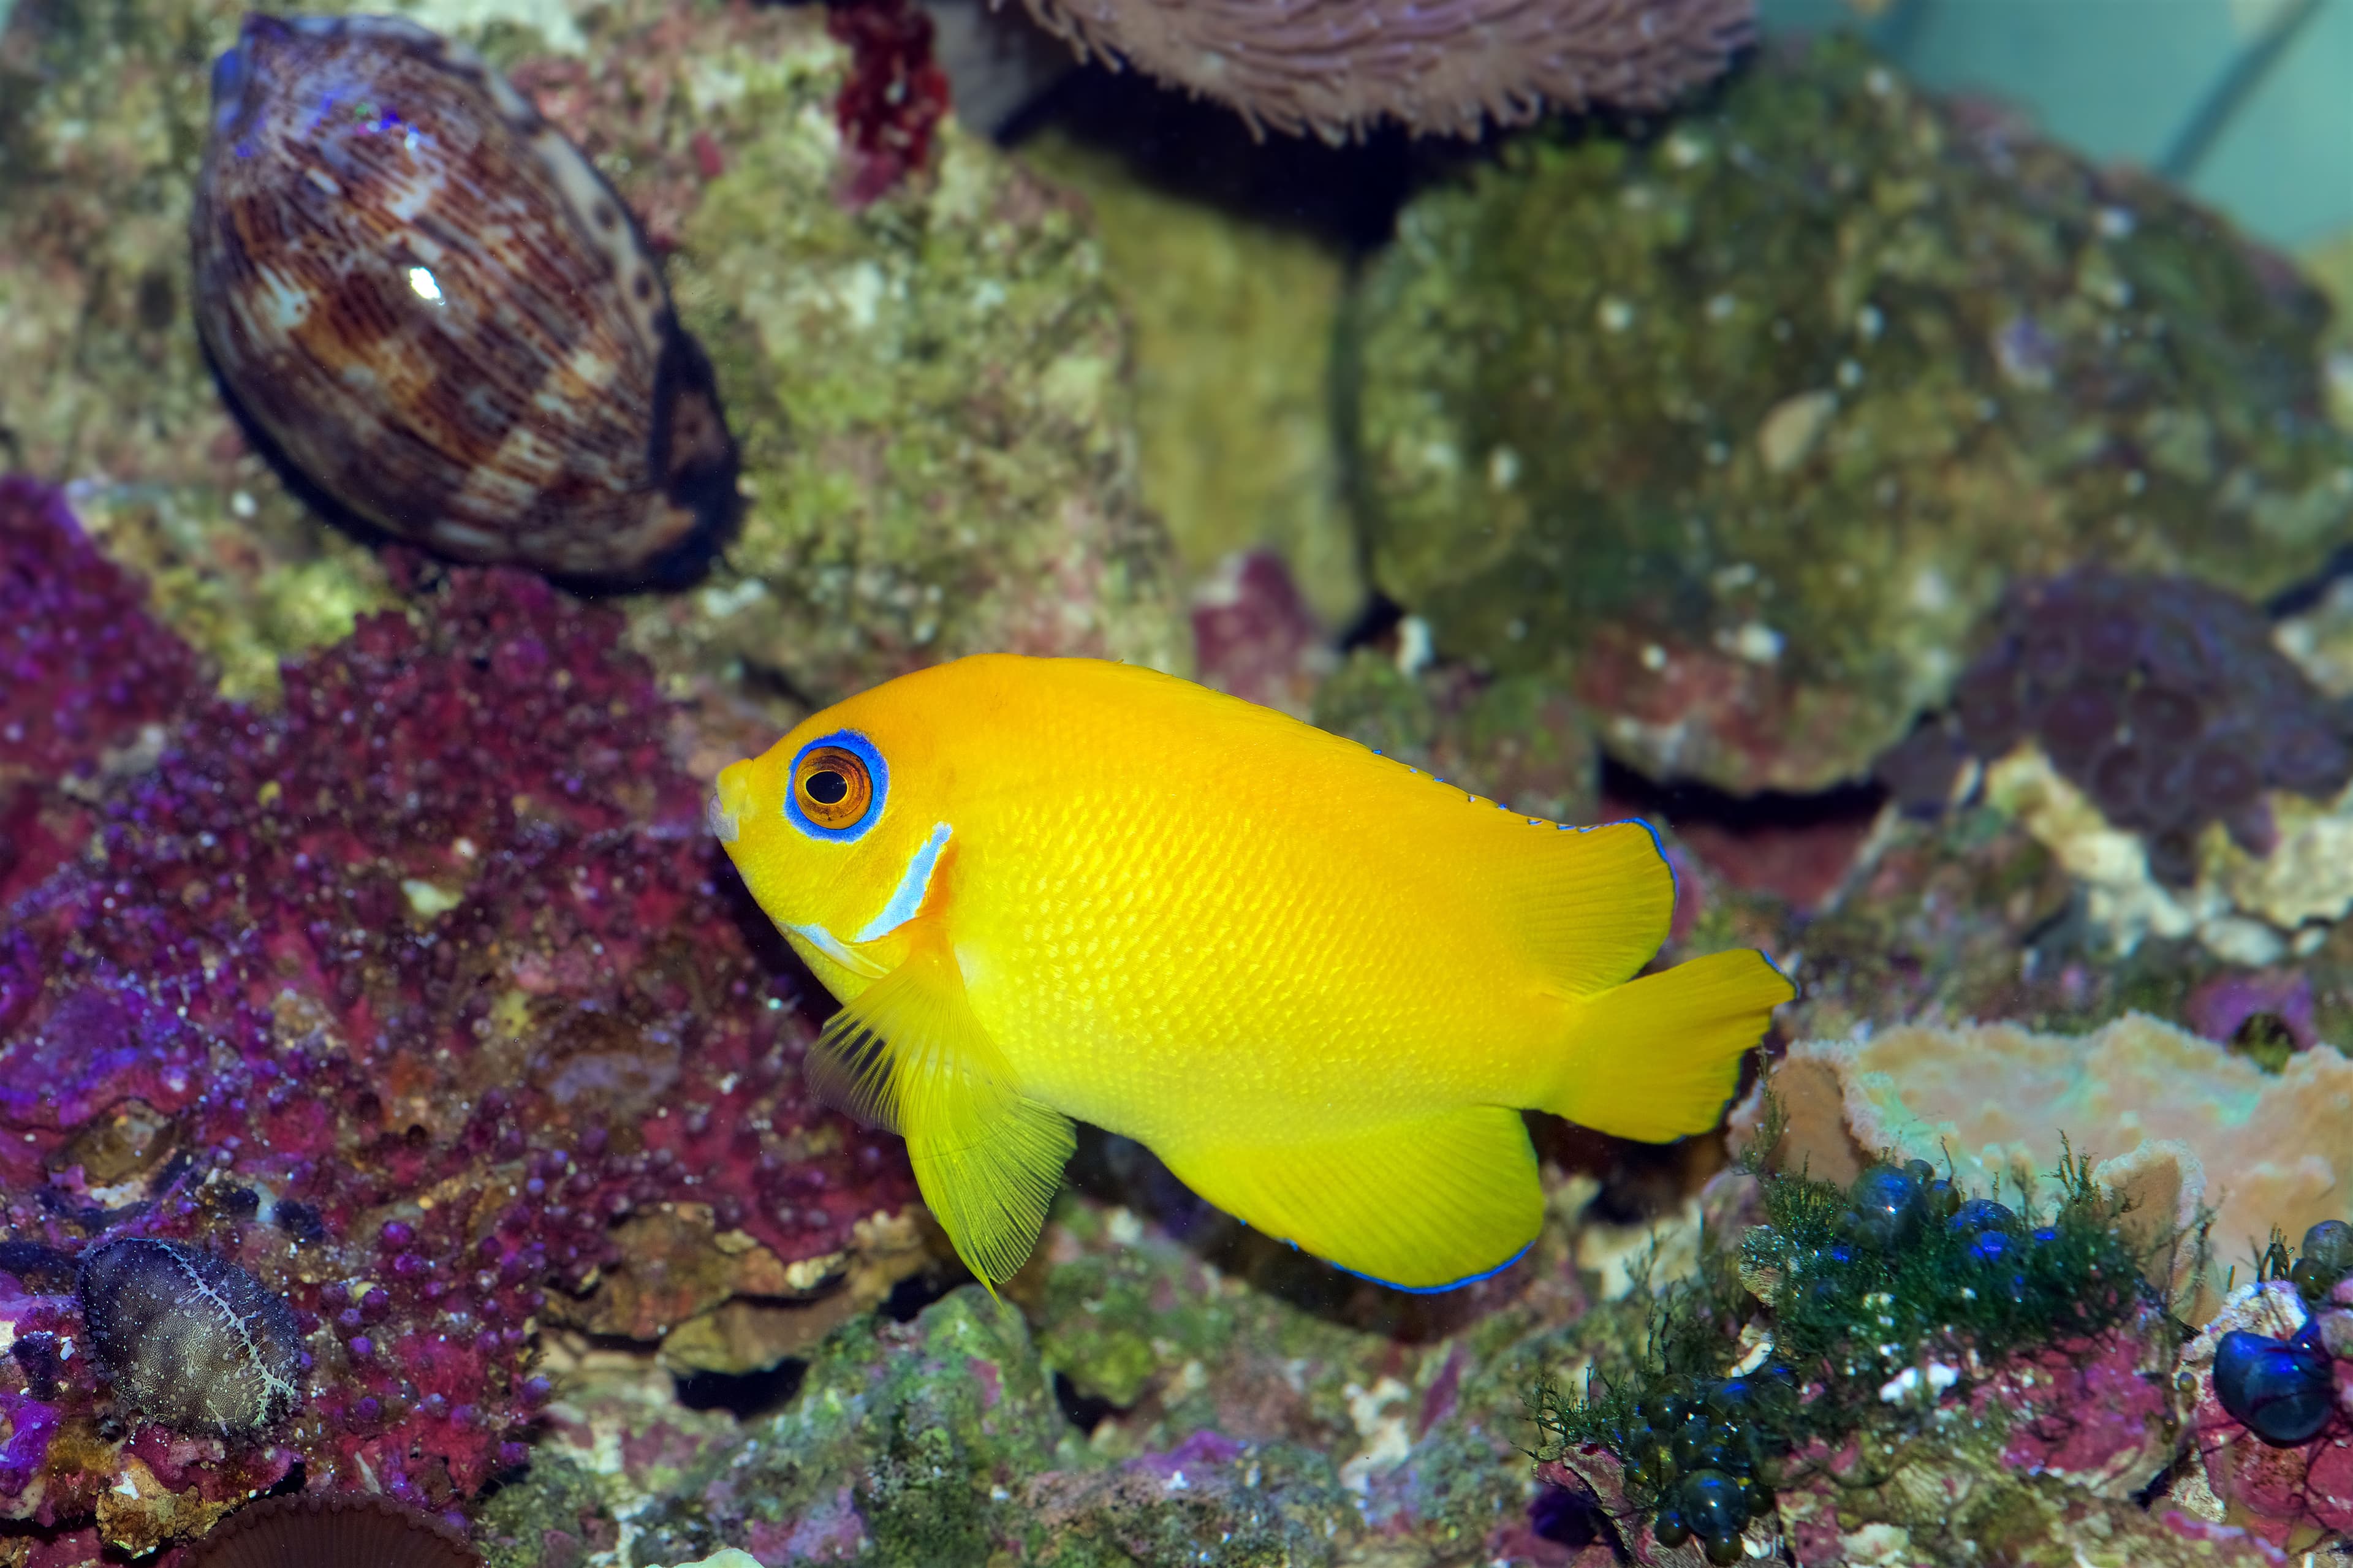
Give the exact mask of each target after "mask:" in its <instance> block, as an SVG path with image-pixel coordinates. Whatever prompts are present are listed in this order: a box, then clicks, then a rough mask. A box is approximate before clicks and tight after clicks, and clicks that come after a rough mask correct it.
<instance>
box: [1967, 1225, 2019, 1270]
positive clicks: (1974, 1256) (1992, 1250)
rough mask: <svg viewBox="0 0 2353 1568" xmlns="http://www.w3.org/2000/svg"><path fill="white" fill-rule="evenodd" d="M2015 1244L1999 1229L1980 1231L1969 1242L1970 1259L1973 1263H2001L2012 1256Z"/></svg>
mask: <svg viewBox="0 0 2353 1568" xmlns="http://www.w3.org/2000/svg"><path fill="white" fill-rule="evenodd" d="M2012 1245H2013V1244H2012V1243H2011V1241H2010V1237H2008V1236H2006V1235H2004V1234H2003V1233H2002V1232H2000V1231H1998V1230H1989V1231H1985V1232H1982V1233H1980V1234H1979V1235H1978V1236H1977V1237H1975V1238H1973V1239H1972V1240H1971V1241H1970V1242H1969V1260H1970V1261H1971V1262H1973V1263H2000V1262H2001V1261H2002V1260H2003V1259H2005V1258H2008V1257H2009V1256H2010V1247H2011V1246H2012Z"/></svg>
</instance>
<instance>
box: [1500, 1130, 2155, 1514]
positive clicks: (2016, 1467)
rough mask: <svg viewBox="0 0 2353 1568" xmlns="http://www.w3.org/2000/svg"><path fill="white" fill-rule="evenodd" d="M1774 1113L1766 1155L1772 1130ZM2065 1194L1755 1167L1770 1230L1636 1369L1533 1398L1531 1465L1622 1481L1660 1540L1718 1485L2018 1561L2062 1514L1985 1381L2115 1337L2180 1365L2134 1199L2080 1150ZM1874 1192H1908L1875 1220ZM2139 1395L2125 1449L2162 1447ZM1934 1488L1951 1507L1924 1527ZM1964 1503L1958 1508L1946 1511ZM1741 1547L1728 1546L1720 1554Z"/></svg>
mask: <svg viewBox="0 0 2353 1568" xmlns="http://www.w3.org/2000/svg"><path fill="white" fill-rule="evenodd" d="M1773 1109H1774V1108H1773V1106H1772V1105H1771V1103H1770V1102H1769V1101H1768V1103H1767V1116H1766V1119H1765V1121H1764V1123H1763V1124H1762V1126H1761V1127H1760V1136H1759V1138H1758V1141H1757V1144H1755V1145H1753V1146H1752V1151H1751V1152H1752V1155H1759V1156H1761V1154H1762V1153H1763V1152H1769V1150H1770V1148H1771V1146H1772V1145H1773V1143H1774V1142H1776V1141H1777V1140H1778V1131H1779V1130H1778V1125H1777V1124H1776V1123H1777V1119H1776V1117H1775V1116H1774V1115H1773V1114H1772V1112H1773ZM2053 1181H2054V1184H2055V1187H2056V1196H2055V1198H2054V1199H2053V1200H2052V1202H2050V1203H2048V1204H2046V1205H2039V1206H2038V1205H2036V1204H2035V1203H2034V1201H2033V1197H2032V1194H2019V1197H2020V1201H2021V1209H2020V1210H2016V1211H2013V1210H2010V1209H2006V1208H2002V1207H2000V1206H1999V1205H1992V1204H1990V1203H1989V1202H1987V1201H1984V1200H1973V1201H1970V1202H1968V1203H1965V1202H1964V1195H1963V1194H1961V1193H1959V1192H1957V1191H1956V1190H1955V1189H1954V1188H1953V1187H1952V1186H1951V1184H1949V1183H1945V1182H1939V1181H1937V1180H1936V1178H1935V1174H1934V1172H1933V1171H1932V1169H1931V1168H1930V1167H1929V1166H1927V1165H1926V1163H1923V1162H1918V1161H1915V1162H1913V1163H1912V1164H1911V1165H1910V1167H1909V1168H1908V1169H1907V1170H1906V1171H1905V1172H1902V1173H1898V1172H1897V1171H1896V1170H1895V1168H1894V1167H1893V1166H1878V1167H1873V1168H1871V1169H1869V1170H1866V1171H1865V1172H1864V1173H1863V1174H1862V1176H1861V1177H1860V1178H1858V1180H1857V1182H1856V1183H1855V1184H1854V1185H1853V1186H1852V1189H1849V1188H1844V1187H1841V1186H1838V1185H1835V1184H1831V1183H1827V1182H1821V1181H1816V1180H1812V1179H1810V1178H1808V1177H1806V1176H1804V1175H1801V1174H1793V1173H1778V1174H1772V1175H1767V1176H1765V1177H1763V1178H1762V1180H1761V1184H1760V1186H1759V1190H1758V1199H1759V1203H1760V1205H1761V1218H1760V1221H1759V1223H1757V1224H1755V1225H1753V1226H1748V1227H1747V1228H1746V1230H1744V1231H1743V1232H1741V1233H1740V1234H1739V1235H1738V1236H1737V1237H1718V1238H1715V1240H1714V1241H1713V1242H1712V1243H1711V1245H1709V1246H1708V1247H1706V1248H1704V1252H1703V1258H1702V1266H1701V1268H1700V1270H1699V1272H1698V1273H1697V1275H1696V1276H1694V1278H1692V1279H1688V1280H1684V1281H1681V1282H1678V1283H1676V1284H1674V1285H1672V1286H1671V1287H1670V1288H1669V1289H1666V1290H1665V1291H1663V1292H1662V1293H1661V1294H1660V1295H1659V1296H1658V1297H1657V1298H1656V1299H1655V1300H1653V1301H1652V1303H1651V1317H1650V1326H1649V1331H1648V1335H1647V1339H1646V1342H1645V1344H1644V1347H1643V1349H1642V1351H1641V1353H1640V1354H1639V1355H1638V1356H1636V1357H1634V1358H1632V1359H1630V1360H1629V1361H1621V1362H1618V1363H1614V1364H1611V1365H1609V1366H1607V1367H1605V1368H1603V1369H1602V1370H1599V1371H1597V1372H1596V1373H1595V1374H1594V1375H1593V1377H1592V1379H1591V1381H1590V1383H1589V1384H1588V1389H1587V1391H1586V1392H1585V1394H1582V1395H1581V1396H1579V1395H1572V1394H1567V1393H1565V1392H1564V1391H1563V1390H1562V1389H1561V1388H1560V1387H1559V1386H1558V1385H1557V1384H1554V1383H1552V1382H1550V1381H1546V1382H1541V1383H1539V1384H1536V1385H1535V1387H1534V1388H1533V1389H1532V1390H1531V1391H1530V1393H1529V1395H1528V1402H1529V1411H1530V1415H1531V1418H1532V1420H1533V1421H1534V1422H1535V1425H1536V1426H1537V1428H1538V1430H1539V1432H1540V1433H1541V1434H1542V1439H1541V1441H1540V1442H1539V1444H1538V1446H1537V1447H1536V1448H1535V1458H1536V1459H1537V1460H1538V1462H1539V1463H1551V1464H1559V1463H1563V1462H1568V1463H1569V1464H1570V1466H1571V1468H1572V1469H1576V1470H1577V1471H1579V1472H1580V1473H1585V1472H1590V1473H1592V1474H1595V1475H1598V1476H1601V1477H1602V1478H1603V1479H1604V1480H1605V1484H1608V1485H1610V1486H1611V1487H1612V1488H1613V1489H1616V1488H1619V1487H1622V1489H1623V1496H1624V1499H1625V1501H1626V1503H1627V1505H1628V1506H1629V1507H1630V1509H1631V1510H1634V1512H1635V1513H1636V1514H1637V1515H1638V1516H1640V1520H1641V1521H1645V1527H1646V1528H1647V1527H1648V1525H1649V1524H1650V1523H1655V1526H1656V1528H1657V1531H1658V1540H1659V1542H1660V1544H1662V1545H1672V1544H1674V1543H1675V1542H1674V1538H1675V1537H1676V1536H1678V1535H1688V1534H1701V1533H1704V1531H1701V1530H1700V1528H1699V1527H1698V1526H1697V1525H1696V1524H1691V1525H1686V1524H1685V1523H1683V1519H1684V1517H1685V1515H1684V1510H1685V1509H1686V1508H1687V1507H1688V1504H1687V1503H1686V1502H1685V1501H1684V1500H1686V1499H1688V1498H1689V1497H1690V1496H1691V1495H1692V1494H1691V1492H1690V1490H1689V1488H1690V1486H1691V1485H1692V1484H1693V1481H1694V1478H1695V1477H1703V1476H1704V1478H1707V1479H1710V1480H1711V1481H1713V1482H1717V1483H1721V1482H1722V1481H1724V1479H1725V1478H1726V1477H1731V1478H1733V1479H1736V1482H1737V1485H1738V1488H1739V1489H1740V1493H1741V1496H1742V1503H1741V1505H1740V1507H1741V1510H1743V1511H1745V1512H1746V1514H1747V1515H1748V1516H1749V1517H1751V1518H1752V1519H1756V1518H1761V1519H1764V1520H1766V1521H1772V1520H1773V1519H1774V1518H1775V1516H1776V1513H1777V1511H1778V1514H1779V1516H1780V1519H1781V1521H1782V1523H1783V1524H1789V1523H1794V1522H1797V1521H1804V1520H1807V1519H1810V1518H1813V1517H1816V1516H1818V1515H1820V1514H1821V1513H1823V1512H1825V1511H1827V1510H1835V1511H1834V1512H1832V1514H1831V1517H1833V1518H1836V1517H1838V1516H1839V1515H1844V1516H1845V1523H1846V1524H1847V1525H1848V1526H1850V1527H1851V1526H1852V1525H1854V1524H1859V1523H1862V1522H1864V1521H1871V1520H1878V1521H1883V1522H1889V1521H1894V1520H1898V1519H1900V1520H1904V1521H1908V1522H1909V1523H1910V1524H1912V1525H1914V1526H1922V1525H1926V1524H1927V1523H1929V1522H1930V1521H1933V1522H1934V1523H1935V1525H1936V1529H1937V1531H1938V1532H1939V1533H1942V1534H1944V1535H1946V1536H1947V1537H1948V1538H1950V1539H1952V1540H1957V1541H1978V1542H1982V1541H1986V1540H1992V1539H2005V1540H2010V1541H2011V1542H2012V1544H2013V1545H2014V1546H2016V1547H2017V1548H2018V1549H2019V1550H2020V1551H2021V1552H2023V1551H2024V1550H2025V1549H2026V1547H2027V1546H2028V1545H2029V1544H2031V1542H2034V1541H2036V1540H2037V1539H2038V1538H2042V1537H2047V1536H2049V1535H2051V1534H2052V1533H2053V1531H2052V1524H2053V1522H2054V1520H2055V1519H2056V1518H2058V1517H2060V1516H2063V1515H2064V1514H2065V1512H2066V1511H2067V1509H2068V1507H2069V1506H2070V1500H2067V1499H2065V1498H2064V1497H2063V1496H2059V1497H2051V1498H2041V1497H2037V1496H2036V1495H2035V1492H2036V1488H2037V1487H2038V1485H2039V1484H2040V1481H2039V1478H2037V1477H2036V1476H2034V1475H2032V1474H2031V1473H2030V1474H2018V1473H2016V1472H2018V1471H2020V1470H2026V1471H2029V1472H2032V1471H2035V1470H2039V1469H2040V1468H2042V1467H2040V1466H2037V1465H2033V1464H2031V1463H2028V1462H2025V1461H2022V1460H2019V1459H2017V1458H2014V1457H2012V1456H2011V1455H2010V1445H2011V1441H2012V1439H2013V1436H2015V1432H2016V1428H2017V1427H2018V1426H2020V1424H2021V1423H2022V1422H2024V1421H2025V1420H2026V1417H2024V1416H2023V1415H2020V1414H2018V1413H2016V1412H2015V1411H2013V1410H2012V1409H2011V1408H2010V1400H2011V1399H2014V1398H2015V1391H2013V1393H2012V1394H2011V1395H2010V1396H2007V1397H2005V1396H2003V1395H2001V1394H1996V1396H1995V1397H1993V1398H1992V1399H1990V1400H1977V1399H1972V1398H1971V1397H1970V1394H1971V1392H1972V1390H1974V1389H1976V1388H1978V1387H1979V1386H1980V1385H1986V1386H1990V1385H1992V1384H1996V1383H1997V1382H1998V1381H1999V1380H2000V1379H2001V1378H2002V1377H2004V1376H2006V1375H2010V1374H2009V1373H2005V1372H2004V1370H2003V1369H2004V1367H2005V1365H2006V1363H2009V1362H2010V1361H2011V1360H2012V1359H2013V1358H2018V1357H2021V1356H2024V1357H2028V1358H2030V1360H2032V1361H2033V1362H2034V1364H2033V1365H2030V1366H2029V1367H2028V1370H2027V1371H2026V1373H2024V1382H2023V1385H2022V1386H2025V1387H2029V1388H2031V1386H2033V1385H2034V1384H2036V1383H2037V1381H2038V1380H2040V1381H2042V1382H2043V1383H2046V1384H2047V1383H2048V1382H2049V1380H2050V1378H2051V1377H2052V1375H2053V1374H2054V1373H2059V1371H2060V1369H2061V1368H2062V1367H2063V1365H2065V1364H2068V1360H2067V1358H2071V1357H2073V1358H2077V1359H2078V1360H2080V1361H2083V1362H2088V1361H2089V1360H2090V1359H2092V1357H2093V1356H2094V1353H2095V1352H2097V1353H2100V1354H2109V1353H2113V1352H2108V1351H2105V1350H2104V1349H2103V1348H2102V1347H2103V1346H2105V1344H2106V1343H2107V1342H2108V1337H2109V1336H2113V1335H2117V1334H2119V1333H2121V1334H2124V1335H2125V1336H2126V1339H2125V1346H2126V1350H2127V1351H2128V1352H2129V1353H2128V1357H2127V1359H2128V1360H2130V1361H2131V1362H2133V1363H2134V1364H2139V1363H2144V1362H2146V1363H2150V1364H2164V1365H2169V1363H2170V1357H2171V1352H2173V1351H2174V1350H2175V1349H2176V1348H2178V1347H2177V1342H2176V1339H2177V1336H2176V1334H2175V1331H2173V1329H2172V1326H2171V1324H2170V1321H2169V1319H2168V1318H2167V1317H2166V1316H2165V1315H2164V1314H2163V1313H2162V1312H2161V1311H2156V1310H2153V1309H2154V1308H2155V1306H2156V1303H2155V1302H2154V1300H2152V1298H2151V1296H2150V1294H2149V1292H2148V1289H2147V1287H2146V1286H2145V1285H2144V1284H2143V1283H2142V1271H2143V1268H2144V1267H2145V1264H2146V1261H2147V1260H2146V1259H2144V1258H2142V1257H2141V1256H2140V1250H2139V1247H2138V1246H2137V1243H2136V1241H2135V1240H2134V1239H2133V1238H2132V1237H2130V1236H2129V1235H2128V1233H2127V1230H2126V1226H2123V1225H2122V1224H2120V1220H2121V1217H2122V1214H2123V1207H2122V1205H2121V1204H2120V1202H2119V1201H2118V1200H2117V1199H2116V1198H2115V1197H2113V1196H2111V1195H2109V1194H2105V1193H2104V1192H2103V1191H2102V1190H2101V1189H2100V1188H2099V1187H2098V1186H2097V1184H2095V1183H2094V1181H2093V1179H2092V1176H2091V1173H2090V1167H2089V1165H2088V1163H2084V1162H2082V1161H2078V1160H2076V1159H2074V1158H2073V1157H2072V1156H2069V1157H2067V1158H2065V1159H2063V1162H2062V1163H2061V1165H2060V1168H2059V1170H2058V1171H2057V1172H2056V1173H2054V1177H2053ZM1882 1194H1895V1195H1896V1196H1897V1197H1898V1198H1899V1200H1900V1201H1896V1202H1894V1203H1892V1204H1890V1205H1887V1206H1884V1207H1883V1206H1879V1205H1878V1204H1877V1203H1876V1201H1875V1200H1876V1199H1877V1198H1878V1197H1879V1196H1880V1195H1882ZM2144 1340H2145V1341H2146V1342H2144ZM2052 1357H2056V1358H2059V1359H2057V1360H2055V1361H2053V1360H2051V1359H2050V1358H2052ZM2037 1358H2040V1359H2037ZM1924 1368H1925V1369H1926V1373H1925V1374H1924V1372H1923V1369H1924ZM1736 1369H1737V1370H1736ZM1940 1369H1941V1370H1940ZM1939 1376H1941V1378H1942V1380H1943V1383H1944V1384H1946V1385H1950V1386H1953V1387H1954V1388H1955V1395H1954V1397H1952V1398H1950V1399H1948V1398H1947V1397H1946V1396H1945V1388H1944V1387H1943V1386H1940V1385H1939V1384H1938V1382H1937V1381H1936V1379H1937V1378H1938V1377H1939ZM2089 1386H2090V1385H2088V1384H2087V1385H2086V1387H2087V1388H2088V1387H2089ZM2144 1403H2145V1404H2147V1405H2149V1406H2150V1409H2148V1410H2146V1411H2143V1412H2141V1413H2139V1414H2137V1415H2134V1414H2130V1413H2129V1412H2128V1410H2127V1413H2126V1414H2123V1415H2120V1416H2119V1417H2118V1418H2117V1420H2116V1438H2117V1440H2118V1446H2119V1447H2121V1449H2122V1451H2123V1452H2124V1453H2126V1455H2132V1454H2135V1453H2137V1452H2138V1451H2139V1449H2140V1447H2142V1446H2144V1445H2146V1444H2147V1443H2148V1442H2149V1441H2150V1440H2151V1438H2152V1434H2151V1432H2150V1430H2149V1428H2148V1426H2147V1423H2149V1422H2152V1421H2154V1422H2157V1423H2158V1426H2159V1427H2160V1428H2163V1429H2162V1430H2159V1431H2158V1432H2157V1433H2156V1434H2155V1436H2156V1437H2158V1438H2166V1439H2167V1440H2169V1436H2168V1434H2169V1427H2165V1426H2164V1423H2163V1422H2162V1421H2161V1420H2160V1419H2159V1416H2160V1415H2161V1412H2162V1409H2163V1403H2162V1401H2161V1400H2158V1399H2156V1398H2155V1396H2154V1395H2151V1396H2148V1397H2147V1398H2146V1399H2145V1400H2144ZM1964 1413H1966V1415H1967V1418H1966V1419H1957V1418H1956V1417H1957V1416H1958V1415H1962V1414H1964ZM2152 1451H2153V1452H2161V1451H2162V1444H2161V1443H2159V1444H2158V1447H2157V1448H2156V1449H2155V1450H2152ZM1604 1457H1606V1458H1604ZM1597 1466H1598V1468H1597ZM2124 1468H2125V1469H2126V1471H2127V1472H2129V1471H2131V1470H2132V1468H2133V1466H2132V1463H2131V1461H2130V1460H2127V1461H2126V1464H2125V1466H2124ZM1907 1472H1908V1474H1907ZM1962 1476H1967V1477H1968V1478H1970V1479H1969V1480H1968V1482H1967V1483H1966V1484H1963V1483H1961V1482H1958V1481H1955V1480H1952V1479H1951V1478H1956V1477H1962ZM1907 1493H1910V1494H1912V1499H1913V1500H1911V1501H1910V1502H1908V1503H1907V1501H1906V1494H1907ZM1923 1496H1934V1497H1936V1499H1937V1500H1938V1502H1937V1507H1936V1510H1934V1511H1932V1512H1931V1513H1929V1514H1928V1515H1927V1516H1926V1517H1925V1518H1924V1517H1923V1516H1922V1515H1921V1512H1920V1510H1919V1507H1918V1505H1917V1499H1918V1498H1919V1497H1923ZM1955 1498H1958V1499H1959V1500H1962V1503H1963V1506H1962V1507H1961V1508H1960V1509H1959V1510H1958V1511H1957V1512H1950V1511H1948V1510H1950V1508H1951V1503H1952V1500H1953V1499H1955ZM2073 1501H2074V1502H2076V1503H2080V1502H2082V1501H2083V1500H2081V1499H2078V1500H2073ZM1763 1528H1764V1529H1765V1530H1766V1531H1767V1534H1769V1533H1771V1531H1772V1530H1773V1529H1774V1528H1776V1527H1775V1526H1773V1525H1771V1524H1770V1523H1768V1524H1767V1525H1766V1526H1764V1527H1763ZM1736 1545H1737V1542H1736V1539H1735V1538H1734V1537H1731V1536H1728V1535H1726V1536H1718V1537H1717V1538H1716V1539H1715V1541H1714V1542H1712V1543H1711V1544H1710V1551H1709V1560H1710V1561H1725V1560H1727V1558H1728V1557H1730V1556H1734V1555H1736V1554H1737V1553H1736ZM2006 1560H2007V1559H2006Z"/></svg>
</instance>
